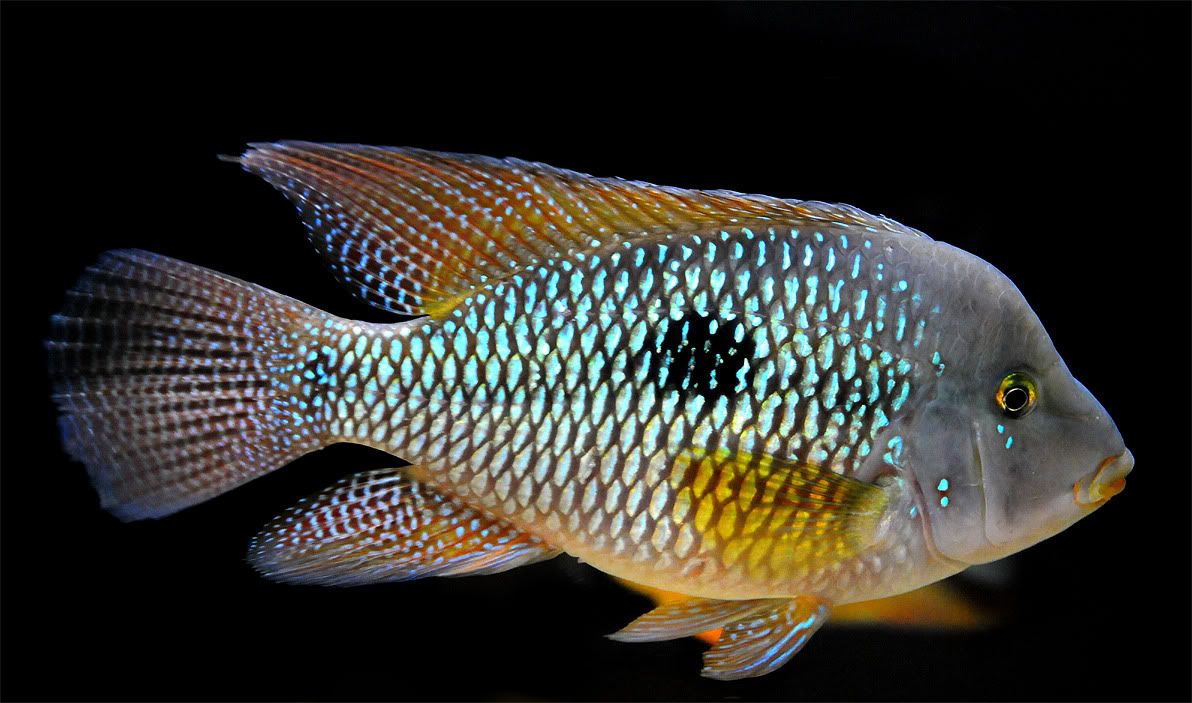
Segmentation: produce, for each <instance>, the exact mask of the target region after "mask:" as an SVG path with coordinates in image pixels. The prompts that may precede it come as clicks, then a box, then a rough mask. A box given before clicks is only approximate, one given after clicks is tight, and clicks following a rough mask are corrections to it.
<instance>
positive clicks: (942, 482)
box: [935, 478, 948, 491]
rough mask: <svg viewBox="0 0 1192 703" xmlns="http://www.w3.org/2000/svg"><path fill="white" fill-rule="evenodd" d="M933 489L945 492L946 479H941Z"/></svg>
mask: <svg viewBox="0 0 1192 703" xmlns="http://www.w3.org/2000/svg"><path fill="white" fill-rule="evenodd" d="M935 489H936V490H937V491H946V490H948V479H946V478H941V479H940V482H939V483H937V484H936V486H935Z"/></svg>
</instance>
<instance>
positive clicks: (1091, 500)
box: [1072, 449, 1134, 508]
mask: <svg viewBox="0 0 1192 703" xmlns="http://www.w3.org/2000/svg"><path fill="white" fill-rule="evenodd" d="M1133 468H1134V455H1133V454H1132V453H1131V452H1130V450H1129V449H1123V450H1122V453H1121V454H1114V455H1112V456H1108V457H1106V458H1105V459H1104V460H1102V461H1101V463H1100V464H1099V465H1098V466H1097V468H1096V469H1094V470H1093V471H1092V472H1090V473H1089V474H1088V475H1087V476H1085V477H1084V478H1082V479H1080V480H1079V481H1077V482H1076V483H1074V484H1072V499H1073V500H1074V501H1075V502H1076V504H1077V505H1079V506H1080V507H1082V508H1099V507H1101V506H1102V505H1104V504H1105V503H1106V501H1108V500H1109V499H1110V498H1112V497H1114V496H1115V495H1117V494H1118V493H1121V492H1122V489H1124V488H1125V487H1126V475H1127V474H1129V473H1130V471H1131V470H1132V469H1133Z"/></svg>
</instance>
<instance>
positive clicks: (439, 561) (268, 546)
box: [249, 467, 559, 586]
mask: <svg viewBox="0 0 1192 703" xmlns="http://www.w3.org/2000/svg"><path fill="white" fill-rule="evenodd" d="M413 471H414V470H413V469H412V468H411V467H405V468H400V469H381V470H379V471H369V472H365V473H359V474H355V475H353V476H350V477H348V478H346V479H344V480H343V481H340V482H339V483H336V484H335V485H333V486H331V487H330V488H328V489H327V490H325V491H323V492H322V493H320V494H318V495H316V496H314V497H312V498H309V499H304V500H302V501H300V502H299V503H298V505H296V506H294V507H293V508H291V509H290V510H288V511H287V512H286V513H284V514H283V515H281V516H279V517H278V518H277V519H275V520H274V521H273V522H272V523H271V524H270V525H268V526H267V527H265V528H264V529H263V530H262V531H261V532H260V533H259V534H258V535H257V537H256V538H255V539H254V540H253V542H252V546H251V548H250V551H249V561H250V562H251V563H252V565H253V567H254V568H256V569H257V570H258V571H260V572H261V573H262V574H263V575H265V576H266V577H267V578H270V579H273V580H276V581H284V582H290V583H303V584H318V585H328V586H355V585H362V584H369V583H382V582H393V581H406V580H410V579H416V578H422V577H425V576H469V575H477V574H493V573H498V572H501V571H505V570H508V569H512V568H514V567H517V566H522V565H524V564H531V563H533V562H536V561H541V560H544V559H549V558H551V557H554V556H556V555H557V554H559V550H557V549H554V548H553V547H551V546H550V545H548V544H545V543H544V542H542V541H541V540H540V539H538V538H537V537H535V536H533V535H530V534H526V533H525V532H521V531H520V530H518V529H517V528H515V527H513V526H512V525H511V524H509V523H507V522H505V521H503V520H500V519H497V518H494V517H491V516H489V515H487V514H485V513H482V512H480V511H479V510H476V509H474V508H471V507H469V506H468V505H466V504H464V503H463V502H461V501H459V500H458V499H456V498H454V497H452V496H449V495H445V494H443V493H439V492H438V491H435V490H433V489H432V488H431V487H430V486H429V485H427V484H425V483H423V482H420V481H417V480H415V479H414V478H413V477H412V476H411V475H410V474H411V473H412V472H413Z"/></svg>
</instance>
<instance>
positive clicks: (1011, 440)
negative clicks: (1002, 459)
mask: <svg viewBox="0 0 1192 703" xmlns="http://www.w3.org/2000/svg"><path fill="white" fill-rule="evenodd" d="M1013 444H1014V436H1013V435H1011V436H1009V437H1007V438H1006V449H1009V448H1010V446H1011V445H1013Z"/></svg>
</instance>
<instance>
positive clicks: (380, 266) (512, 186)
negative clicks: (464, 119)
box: [238, 142, 923, 315]
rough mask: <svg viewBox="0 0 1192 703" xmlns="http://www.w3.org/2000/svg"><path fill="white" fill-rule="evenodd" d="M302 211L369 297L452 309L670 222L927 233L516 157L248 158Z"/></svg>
mask: <svg viewBox="0 0 1192 703" xmlns="http://www.w3.org/2000/svg"><path fill="white" fill-rule="evenodd" d="M238 161H239V162H240V163H241V164H242V165H243V166H244V168H245V169H246V170H248V171H250V172H252V173H255V174H257V175H259V176H261V177H263V178H264V179H265V180H267V181H268V182H269V183H271V184H272V185H273V186H274V187H276V188H278V189H279V190H281V191H282V192H284V193H285V194H286V195H287V196H288V197H289V198H290V200H291V201H293V202H294V204H295V205H296V206H297V207H298V210H299V213H300V215H301V217H302V220H303V221H304V222H305V223H306V226H307V227H308V229H309V230H310V236H311V240H312V242H313V243H314V244H315V246H316V248H318V250H319V251H320V252H321V253H322V254H323V255H324V256H325V257H327V259H328V261H329V263H330V264H331V266H332V268H333V270H334V271H335V273H336V274H337V276H338V277H339V278H340V279H341V280H342V281H343V282H344V283H345V284H347V285H348V286H349V287H350V288H351V289H352V291H353V292H354V293H356V294H357V295H359V296H360V297H362V298H363V299H364V300H365V301H367V302H369V303H371V304H372V305H375V306H377V307H379V308H382V309H384V310H389V311H391V312H395V313H400V314H407V315H421V314H426V313H428V312H431V313H433V312H436V311H439V312H442V311H445V310H446V309H449V308H450V307H453V306H454V304H455V303H456V302H457V301H458V300H460V299H461V298H463V297H465V296H466V295H468V294H469V293H471V292H472V291H474V290H476V289H478V288H480V287H482V286H484V285H485V284H486V283H489V282H492V281H495V280H501V279H504V278H506V277H507V276H509V275H511V274H513V273H515V272H517V271H518V270H521V269H523V268H524V267H526V266H529V265H532V264H535V263H539V262H542V261H544V260H546V259H548V258H551V257H559V256H566V255H569V254H572V253H575V252H578V251H583V250H586V249H590V248H592V247H594V246H600V245H605V244H609V243H612V242H615V241H619V240H626V239H636V238H638V237H641V236H648V235H650V234H652V233H657V232H661V231H670V232H680V231H693V230H698V229H702V228H715V227H727V226H734V225H737V226H739V225H744V224H748V223H764V222H770V223H782V224H790V225H798V224H799V223H809V222H810V223H825V224H826V223H834V224H836V225H838V226H846V227H863V228H872V229H876V230H884V231H891V232H903V233H906V234H910V235H917V236H923V235H922V233H920V232H918V231H917V230H914V229H911V228H909V227H905V226H903V225H900V224H898V223H897V222H894V221H893V220H890V219H887V218H884V217H877V216H874V215H870V214H868V213H865V212H863V211H861V210H858V209H856V208H854V207H851V206H848V205H830V204H827V203H821V202H814V201H798V200H782V199H779V198H772V197H768V196H763V195H743V194H741V193H734V192H730V191H698V190H686V189H682V188H672V187H666V186H655V185H651V184H649V183H641V182H636V181H625V180H621V179H619V178H594V177H592V176H587V175H584V174H581V173H575V172H573V171H566V170H563V169H558V168H554V167H552V166H547V165H544V164H538V163H531V162H527V161H520V160H517V159H493V158H488V157H484V156H471V155H466V154H447V153H440V152H433V151H423V150H420V149H403V148H388V147H373V146H362V145H355V144H313V143H308V142H280V143H276V144H253V145H251V147H250V149H249V150H248V151H247V152H245V154H244V155H243V156H242V157H240V158H239V159H238Z"/></svg>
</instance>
